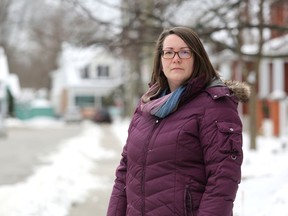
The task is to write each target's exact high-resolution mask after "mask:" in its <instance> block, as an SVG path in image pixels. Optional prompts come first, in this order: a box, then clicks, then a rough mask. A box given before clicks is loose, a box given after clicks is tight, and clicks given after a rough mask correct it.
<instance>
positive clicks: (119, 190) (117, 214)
mask: <svg viewBox="0 0 288 216" xmlns="http://www.w3.org/2000/svg"><path fill="white" fill-rule="evenodd" d="M126 149H127V146H126V145H125V146H124V148H123V152H122V159H121V161H120V165H119V166H118V167H117V169H116V179H115V183H114V186H113V189H112V194H111V197H110V202H109V206H108V212H107V216H125V215H126V206H127V202H126V191H125V188H126V186H125V185H126V171H127V157H126Z"/></svg>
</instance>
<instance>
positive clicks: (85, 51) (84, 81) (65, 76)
mask: <svg viewBox="0 0 288 216" xmlns="http://www.w3.org/2000/svg"><path fill="white" fill-rule="evenodd" d="M121 84H123V62H122V61H120V60H119V58H117V57H115V56H113V55H112V53H109V52H108V51H106V50H105V49H102V48H75V47H71V46H68V45H66V46H64V47H63V53H62V55H61V57H60V58H59V69H58V70H57V71H54V72H53V73H52V89H51V101H52V104H53V106H54V109H55V113H56V114H57V115H59V116H63V115H64V114H65V113H66V112H68V111H69V110H70V109H72V110H74V108H75V107H76V108H78V109H80V110H81V112H82V114H83V116H84V118H91V116H93V115H94V112H95V110H96V109H99V108H102V106H103V98H104V97H106V96H108V95H109V94H111V92H112V91H113V90H115V89H116V88H117V87H119V86H120V85H121Z"/></svg>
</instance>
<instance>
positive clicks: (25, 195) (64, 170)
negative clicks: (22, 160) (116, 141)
mask: <svg viewBox="0 0 288 216" xmlns="http://www.w3.org/2000/svg"><path fill="white" fill-rule="evenodd" d="M85 127H86V129H85V130H84V132H83V133H82V135H81V136H79V137H76V138H73V139H70V140H67V141H66V142H64V143H62V144H61V145H60V148H59V150H58V151H57V152H56V153H54V154H52V155H50V156H47V157H46V158H44V159H43V160H45V162H47V163H48V165H45V166H40V167H37V168H36V169H35V173H34V175H32V176H30V177H29V178H28V179H27V180H26V181H24V182H21V183H17V184H14V185H6V186H1V187H0V215H3V216H33V215H35V216H64V215H67V213H68V210H69V208H70V206H71V204H72V203H75V202H76V203H77V202H82V201H84V200H85V199H86V196H87V194H88V193H89V191H90V190H92V189H95V188H102V187H105V179H104V178H103V177H102V178H101V177H99V176H95V175H93V174H92V170H93V169H94V168H95V166H97V160H100V159H104V158H109V157H113V156H114V155H115V153H114V152H112V151H107V150H104V149H103V148H102V147H101V146H100V143H99V141H98V140H100V138H101V136H103V134H101V129H100V128H99V126H97V125H94V124H93V125H85ZM52 136H53V135H52Z"/></svg>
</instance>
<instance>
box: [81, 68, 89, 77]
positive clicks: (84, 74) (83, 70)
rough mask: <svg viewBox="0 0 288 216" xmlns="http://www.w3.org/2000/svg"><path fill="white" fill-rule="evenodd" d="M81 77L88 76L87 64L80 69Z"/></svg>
mask: <svg viewBox="0 0 288 216" xmlns="http://www.w3.org/2000/svg"><path fill="white" fill-rule="evenodd" d="M81 78H83V79H88V78H89V69H88V66H86V67H84V68H82V70H81Z"/></svg>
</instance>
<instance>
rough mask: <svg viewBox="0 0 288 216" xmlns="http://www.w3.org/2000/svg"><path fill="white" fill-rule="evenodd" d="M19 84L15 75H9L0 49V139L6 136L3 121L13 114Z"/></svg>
mask: <svg viewBox="0 0 288 216" xmlns="http://www.w3.org/2000/svg"><path fill="white" fill-rule="evenodd" d="M19 93H20V84H19V80H18V77H17V75H16V74H10V73H9V69H8V62H7V57H6V55H5V52H4V49H3V48H2V47H0V137H1V136H5V135H6V126H5V119H6V118H7V117H8V116H13V114H14V101H15V99H16V98H17V97H18V96H19Z"/></svg>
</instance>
